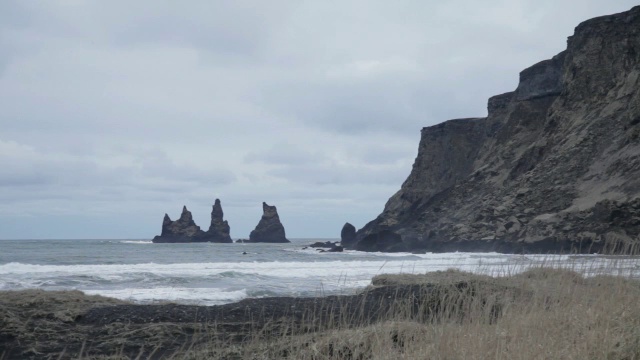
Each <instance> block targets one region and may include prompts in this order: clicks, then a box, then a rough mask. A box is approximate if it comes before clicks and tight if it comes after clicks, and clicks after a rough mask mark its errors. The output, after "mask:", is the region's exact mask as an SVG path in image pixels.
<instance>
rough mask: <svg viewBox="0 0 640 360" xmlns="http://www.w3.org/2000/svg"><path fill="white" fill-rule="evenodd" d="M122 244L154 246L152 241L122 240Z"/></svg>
mask: <svg viewBox="0 0 640 360" xmlns="http://www.w3.org/2000/svg"><path fill="white" fill-rule="evenodd" d="M118 242H119V243H121V244H153V241H151V240H120V241H118Z"/></svg>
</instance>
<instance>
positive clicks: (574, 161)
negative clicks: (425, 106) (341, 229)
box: [348, 7, 640, 252]
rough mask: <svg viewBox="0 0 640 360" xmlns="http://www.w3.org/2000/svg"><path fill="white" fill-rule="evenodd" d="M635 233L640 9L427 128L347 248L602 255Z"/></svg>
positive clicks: (585, 26) (595, 27) (638, 220)
mask: <svg viewBox="0 0 640 360" xmlns="http://www.w3.org/2000/svg"><path fill="white" fill-rule="evenodd" d="M639 233H640V7H634V8H633V9H631V10H630V11H627V12H624V13H620V14H615V15H610V16H604V17H599V18H595V19H591V20H588V21H586V22H584V23H582V24H580V25H579V26H578V27H576V29H575V33H574V35H573V36H571V37H570V38H569V39H568V42H567V49H566V51H563V52H561V53H560V54H558V55H557V56H555V57H554V58H552V59H550V60H546V61H542V62H540V63H538V64H536V65H533V66H532V67H530V68H528V69H525V70H524V71H522V72H521V73H520V81H519V85H518V87H517V89H516V90H515V91H514V92H510V93H505V94H502V95H498V96H494V97H492V98H490V99H489V101H488V115H487V117H484V118H471V119H457V120H450V121H446V122H444V123H441V124H438V125H435V126H431V127H426V128H424V129H422V134H421V140H420V144H419V148H418V155H417V157H416V160H415V162H414V165H413V169H412V171H411V174H410V175H409V177H408V178H407V180H406V181H405V182H404V183H403V184H402V187H401V189H400V191H398V192H397V193H396V194H395V195H393V196H392V197H391V198H390V199H389V201H388V202H387V203H386V205H385V208H384V210H383V212H382V213H381V214H380V215H379V216H378V217H377V218H376V219H375V220H373V221H371V222H370V223H368V224H367V225H366V226H364V227H363V228H362V229H360V230H359V231H358V232H357V235H356V239H355V241H354V242H352V243H348V247H351V248H355V249H359V250H368V251H501V252H569V251H575V252H604V251H608V250H611V249H614V250H615V249H617V250H620V249H621V246H629V245H630V244H635V243H637V242H638V238H639Z"/></svg>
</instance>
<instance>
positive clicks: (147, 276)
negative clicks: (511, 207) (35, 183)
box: [0, 239, 640, 305]
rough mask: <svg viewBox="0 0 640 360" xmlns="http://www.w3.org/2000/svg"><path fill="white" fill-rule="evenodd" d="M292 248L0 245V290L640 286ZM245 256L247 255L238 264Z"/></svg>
mask: <svg viewBox="0 0 640 360" xmlns="http://www.w3.org/2000/svg"><path fill="white" fill-rule="evenodd" d="M327 240H328V239H294V240H292V243H290V244H235V243H234V244H211V243H191V244H153V243H152V242H151V241H148V240H1V241H0V290H19V289H34V288H36V289H44V290H80V291H83V292H84V293H86V294H92V295H93V294H99V295H104V296H109V297H114V298H118V299H124V300H130V301H133V302H136V303H157V302H167V301H169V302H175V303H182V304H198V305H217V304H225V303H231V302H236V301H239V300H241V299H244V298H247V297H268V296H305V297H308V296H325V295H334V294H351V293H354V292H356V291H358V290H360V289H362V288H364V287H366V286H367V285H369V284H370V283H371V279H372V278H373V277H374V276H376V275H378V274H384V273H396V274H397V273H409V274H423V273H426V272H431V271H439V270H440V271H442V270H447V269H451V268H455V269H460V270H464V271H470V272H474V273H483V274H490V275H497V276H502V275H510V274H514V273H517V272H520V271H523V270H525V269H527V268H529V267H536V266H541V265H545V266H554V267H566V268H570V269H573V270H576V271H579V272H582V273H585V274H586V275H595V274H601V273H605V272H612V271H615V274H623V275H626V276H634V277H638V276H640V260H638V258H636V257H624V256H620V257H616V256H607V257H605V256H598V255H586V256H585V255H580V256H567V255H507V254H498V253H441V254H431V253H427V254H411V253H392V254H391V253H367V252H359V251H349V250H347V251H344V252H342V253H329V252H325V253H321V252H319V251H317V250H315V249H313V248H307V249H303V248H304V247H305V246H306V245H308V244H311V243H313V242H316V241H327ZM243 253H246V254H243Z"/></svg>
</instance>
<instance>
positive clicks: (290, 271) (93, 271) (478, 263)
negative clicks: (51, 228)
mask: <svg viewBox="0 0 640 360" xmlns="http://www.w3.org/2000/svg"><path fill="white" fill-rule="evenodd" d="M347 254H348V252H347ZM387 255H388V254H387ZM387 255H385V256H387ZM371 256H373V257H374V258H372V259H367V260H362V259H358V260H348V259H349V258H350V257H344V259H345V260H333V261H288V262H287V261H268V262H267V261H264V262H221V263H214V262H210V263H177V264H158V263H144V264H98V265H36V264H25V263H19V262H12V263H8V264H4V265H0V276H2V275H9V276H15V275H31V276H34V275H38V274H39V275H46V276H47V277H58V276H67V275H75V276H83V277H93V278H96V279H104V280H108V281H121V280H125V279H127V278H131V277H132V276H138V277H139V276H143V275H144V276H160V277H163V276H164V277H206V278H226V277H231V278H234V277H242V276H245V275H251V276H266V277H276V278H297V279H302V278H332V277H338V276H349V277H355V278H367V277H368V278H371V277H373V276H375V275H377V274H380V273H415V274H419V273H426V272H429V271H437V270H447V269H449V268H457V269H460V270H464V271H471V272H482V273H495V271H499V270H500V269H501V268H505V267H507V268H508V269H507V270H509V272H513V271H514V270H516V269H514V267H526V266H527V265H534V264H547V265H548V264H553V263H567V264H591V265H588V266H592V265H593V264H594V263H598V264H600V263H603V262H608V261H610V260H608V259H605V258H593V257H588V258H571V257H568V256H565V255H541V256H537V255H501V254H485V255H484V256H483V255H480V254H477V253H446V254H409V253H406V255H405V256H411V258H405V257H403V256H401V255H400V254H396V255H395V256H391V257H387V259H384V260H383V259H376V258H375V257H377V256H378V255H377V254H376V253H372V255H371ZM617 261H622V260H620V259H618V260H617ZM634 261H635V260H634ZM3 277H4V276H3Z"/></svg>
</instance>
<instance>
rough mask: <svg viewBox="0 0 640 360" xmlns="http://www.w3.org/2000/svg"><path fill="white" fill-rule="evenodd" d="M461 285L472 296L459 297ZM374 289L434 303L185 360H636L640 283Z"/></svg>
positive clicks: (548, 279) (560, 277) (553, 273)
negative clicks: (412, 291) (418, 293)
mask: <svg viewBox="0 0 640 360" xmlns="http://www.w3.org/2000/svg"><path fill="white" fill-rule="evenodd" d="M461 283H465V284H467V285H469V284H471V286H466V287H461V286H460V284H461ZM373 284H374V286H380V285H394V284H402V285H408V284H428V285H434V284H435V285H436V287H435V288H433V287H431V288H429V289H430V291H435V292H436V293H437V294H438V296H439V297H440V299H441V301H439V302H435V303H434V302H424V303H421V306H424V307H428V306H436V307H437V308H432V309H425V308H423V309H419V311H409V310H408V307H407V304H408V302H407V299H403V298H397V299H395V302H396V304H395V306H394V307H393V310H392V311H390V312H389V314H388V318H387V319H385V320H383V321H380V322H378V323H374V324H370V325H363V326H356V327H354V326H353V322H351V323H349V322H344V323H342V324H335V326H334V327H333V328H330V329H326V330H324V331H320V332H314V333H306V334H291V335H285V336H282V335H280V336H278V337H276V338H273V337H272V338H268V337H267V338H266V339H265V338H263V337H259V338H257V339H256V340H255V341H253V342H250V343H246V344H239V345H236V346H233V347H229V348H226V349H222V348H218V347H209V348H205V349H201V350H198V351H192V352H191V353H189V354H179V355H178V354H177V358H185V359H194V360H195V359H208V358H221V359H224V358H226V359H280V358H288V359H314V360H320V359H381V360H382V359H628V360H631V359H640V304H639V302H638V301H639V300H640V283H638V282H637V281H636V280H631V279H626V278H623V277H613V276H604V275H603V276H596V277H592V278H584V277H582V276H581V275H580V274H578V273H576V272H573V271H570V270H559V269H549V268H537V269H532V270H529V271H526V272H524V273H522V274H518V275H514V276H509V277H498V278H493V277H488V276H479V275H474V274H469V273H463V272H459V271H447V272H437V273H431V274H425V275H381V276H378V277H376V278H375V279H374V280H373Z"/></svg>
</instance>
